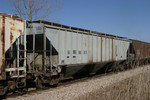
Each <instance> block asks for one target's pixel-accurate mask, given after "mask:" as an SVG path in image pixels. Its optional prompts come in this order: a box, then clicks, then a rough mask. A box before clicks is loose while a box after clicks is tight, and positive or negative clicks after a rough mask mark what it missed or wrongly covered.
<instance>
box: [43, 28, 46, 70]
mask: <svg viewBox="0 0 150 100" xmlns="http://www.w3.org/2000/svg"><path fill="white" fill-rule="evenodd" d="M43 29H44V30H43V43H44V45H43V46H44V47H43V53H44V54H43V71H44V73H46V68H45V67H46V33H45V31H46V28H45V27H44V28H43Z"/></svg>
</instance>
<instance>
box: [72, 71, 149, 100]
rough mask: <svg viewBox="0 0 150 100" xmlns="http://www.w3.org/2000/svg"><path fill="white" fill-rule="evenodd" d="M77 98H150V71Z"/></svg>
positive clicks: (133, 99) (129, 99)
mask: <svg viewBox="0 0 150 100" xmlns="http://www.w3.org/2000/svg"><path fill="white" fill-rule="evenodd" d="M83 98H84V99H83ZM75 100H150V72H146V73H145V72H143V73H141V74H138V75H136V76H133V77H130V78H128V79H125V80H123V81H121V82H118V83H115V84H113V85H111V86H108V87H106V88H103V89H101V90H99V89H98V90H96V91H93V92H91V93H88V94H86V95H84V96H83V97H78V98H75Z"/></svg>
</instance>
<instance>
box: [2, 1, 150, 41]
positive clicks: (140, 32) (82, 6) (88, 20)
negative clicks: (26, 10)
mask: <svg viewBox="0 0 150 100" xmlns="http://www.w3.org/2000/svg"><path fill="white" fill-rule="evenodd" d="M0 9H1V10H0V12H4V13H9V14H12V13H13V7H12V6H11V5H10V4H9V0H0ZM49 17H50V19H51V20H50V21H52V22H57V23H60V24H64V25H68V26H73V27H78V28H84V29H88V30H92V31H97V32H102V33H107V34H112V35H117V36H123V37H127V38H129V39H136V40H141V41H145V42H150V0H62V7H61V8H60V9H58V10H57V11H56V12H54V13H53V14H51V15H50V16H49Z"/></svg>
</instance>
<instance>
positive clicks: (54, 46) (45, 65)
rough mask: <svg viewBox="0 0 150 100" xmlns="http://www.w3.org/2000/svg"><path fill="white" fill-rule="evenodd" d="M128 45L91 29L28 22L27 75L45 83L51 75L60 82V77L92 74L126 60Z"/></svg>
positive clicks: (116, 38) (125, 41)
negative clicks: (111, 64)
mask: <svg viewBox="0 0 150 100" xmlns="http://www.w3.org/2000/svg"><path fill="white" fill-rule="evenodd" d="M130 43H131V41H130V40H127V39H125V38H122V37H117V36H113V35H108V34H103V33H98V32H94V31H90V30H85V29H80V28H75V27H69V26H66V25H61V24H56V23H51V22H47V21H34V22H30V23H29V24H28V28H27V64H28V73H30V74H28V75H29V77H32V75H33V76H34V77H35V78H34V79H36V80H39V79H40V80H41V81H40V82H47V81H46V80H45V81H44V79H50V80H51V77H53V76H55V78H54V79H55V80H56V79H58V80H59V79H60V76H64V77H65V78H67V77H72V76H76V75H81V73H82V74H94V73H96V72H97V71H99V70H100V69H101V68H103V67H105V66H106V65H108V64H109V63H114V62H117V63H119V62H122V61H125V60H126V59H127V55H128V53H127V51H128V49H129V45H130ZM33 73H34V74H33ZM30 75H31V76H30ZM35 75H36V76H35ZM37 76H40V78H38V79H37V78H36V77H37ZM45 76H46V77H45ZM49 82H50V81H49ZM57 82H58V81H57Z"/></svg>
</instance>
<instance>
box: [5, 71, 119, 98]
mask: <svg viewBox="0 0 150 100" xmlns="http://www.w3.org/2000/svg"><path fill="white" fill-rule="evenodd" d="M115 73H117V72H109V73H103V74H97V75H91V76H86V77H83V78H77V79H66V80H64V81H62V82H60V83H59V85H58V86H57V87H56V88H50V87H45V88H43V89H36V88H35V87H34V88H29V89H28V91H27V93H19V92H18V91H16V92H14V93H8V94H7V96H6V99H8V98H12V99H13V98H15V97H17V96H22V95H25V94H28V95H32V94H33V93H38V92H40V91H41V92H42V91H46V90H49V89H51V91H53V90H54V89H57V88H61V87H65V86H67V85H71V84H75V83H78V82H86V81H87V80H90V79H94V78H101V77H103V76H108V75H112V74H115Z"/></svg>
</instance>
